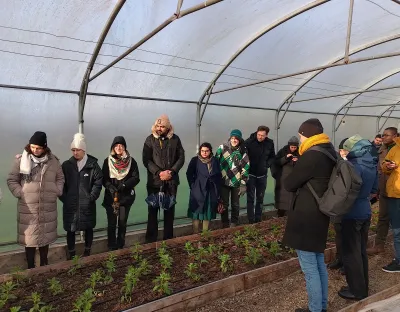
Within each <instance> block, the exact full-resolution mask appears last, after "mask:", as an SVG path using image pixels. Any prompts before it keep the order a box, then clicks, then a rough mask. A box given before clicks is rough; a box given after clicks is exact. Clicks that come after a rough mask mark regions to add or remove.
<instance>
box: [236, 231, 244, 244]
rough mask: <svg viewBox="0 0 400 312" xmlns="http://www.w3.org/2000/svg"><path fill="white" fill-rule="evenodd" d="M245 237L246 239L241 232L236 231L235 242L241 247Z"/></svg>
mask: <svg viewBox="0 0 400 312" xmlns="http://www.w3.org/2000/svg"><path fill="white" fill-rule="evenodd" d="M243 239H244V237H243V235H242V234H240V232H236V233H235V237H234V238H233V242H234V243H235V245H236V246H237V247H240V246H241V245H242V241H243Z"/></svg>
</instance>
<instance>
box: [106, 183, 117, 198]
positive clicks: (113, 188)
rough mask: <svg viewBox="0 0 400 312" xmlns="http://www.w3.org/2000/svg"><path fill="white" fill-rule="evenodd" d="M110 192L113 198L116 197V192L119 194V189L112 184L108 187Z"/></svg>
mask: <svg viewBox="0 0 400 312" xmlns="http://www.w3.org/2000/svg"><path fill="white" fill-rule="evenodd" d="M108 190H109V191H110V193H111V194H112V196H114V194H115V193H116V192H118V189H117V188H116V187H115V186H114V185H112V184H110V185H109V186H108Z"/></svg>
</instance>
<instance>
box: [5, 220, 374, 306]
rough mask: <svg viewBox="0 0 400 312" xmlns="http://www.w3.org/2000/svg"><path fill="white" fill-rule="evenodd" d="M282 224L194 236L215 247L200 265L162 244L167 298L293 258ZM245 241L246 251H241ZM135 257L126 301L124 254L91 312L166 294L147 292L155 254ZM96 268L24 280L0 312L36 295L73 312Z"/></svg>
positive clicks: (157, 267)
mask: <svg viewBox="0 0 400 312" xmlns="http://www.w3.org/2000/svg"><path fill="white" fill-rule="evenodd" d="M373 222H374V221H373ZM285 223H286V218H274V219H271V220H268V221H264V222H261V223H258V224H256V225H252V226H246V227H245V228H244V229H241V230H238V231H234V232H232V231H228V233H224V232H222V233H220V234H217V235H203V236H202V237H200V236H199V237H198V239H197V240H196V239H195V240H192V241H191V245H192V247H193V248H194V250H195V251H196V250H198V249H199V248H205V249H206V250H208V249H209V246H210V245H213V246H217V247H218V248H217V249H218V250H214V251H213V252H212V253H211V254H208V255H207V256H206V257H205V260H206V262H204V263H201V264H200V262H199V261H197V260H195V257H194V256H193V255H190V254H189V253H188V251H187V250H186V249H185V244H178V245H177V246H172V247H168V246H167V248H166V249H167V252H168V254H169V255H170V256H171V257H172V259H173V263H172V267H171V268H170V269H167V270H166V272H168V273H170V277H171V279H170V282H169V288H170V289H171V294H173V293H177V292H181V291H184V290H188V289H190V288H194V287H197V286H200V285H203V284H207V283H210V282H213V281H216V280H220V279H223V278H226V277H228V276H230V275H236V274H239V273H243V272H246V271H250V270H254V269H256V268H260V267H263V266H267V265H271V264H274V263H277V262H280V261H284V260H288V259H290V258H293V257H296V254H295V252H294V250H291V249H289V248H287V247H285V246H283V245H282V244H281V243H280V241H281V240H282V236H283V233H284V227H285ZM332 230H333V229H332V228H331V229H330V231H329V237H328V247H329V246H332V245H334V243H333V242H334V231H333V232H332ZM253 236H254V237H253ZM238 237H239V239H238ZM246 243H247V245H248V247H245V246H246ZM252 247H253V248H254V249H253V251H254V250H255V249H257V250H259V251H260V253H261V258H260V259H259V261H258V262H257V263H256V264H253V263H246V262H245V257H246V250H248V251H249V250H252ZM220 254H228V255H229V256H230V261H229V267H230V269H229V270H228V271H227V272H225V273H224V272H222V270H221V261H220V259H219V255H220ZM141 256H142V258H143V259H146V260H147V261H148V263H149V264H150V265H151V267H152V268H151V272H150V273H149V274H147V275H142V276H140V278H139V282H138V283H137V284H136V286H135V288H134V290H133V293H132V296H131V301H130V302H124V303H122V302H121V296H122V292H121V289H122V287H123V285H124V283H123V281H124V278H125V275H126V273H127V271H128V268H129V267H130V266H136V267H137V266H138V265H139V263H138V262H136V261H135V260H134V259H133V258H132V256H131V254H125V255H121V256H117V257H116V260H115V265H116V272H114V273H112V278H113V281H112V282H111V283H109V284H104V283H102V282H101V283H98V284H97V285H96V287H95V292H96V298H95V301H94V303H93V306H92V309H91V311H108V312H116V311H123V310H125V309H128V308H131V307H135V306H139V305H142V304H145V303H148V302H151V301H154V300H157V299H159V298H161V297H164V296H165V295H166V294H159V293H157V292H154V291H153V287H154V280H155V279H156V277H157V276H159V274H160V273H161V271H162V267H161V264H160V260H159V255H158V250H156V249H150V250H145V251H144V252H143V253H142V255H141ZM189 263H196V264H197V266H198V269H197V270H196V271H195V273H197V274H199V275H200V279H199V280H198V281H194V280H192V279H191V278H189V277H188V276H187V275H186V273H185V270H186V268H187V266H188V264H189ZM98 269H101V270H103V271H104V272H105V271H106V268H105V264H104V261H102V262H101V261H99V260H95V261H92V262H89V263H87V264H85V265H83V266H82V267H81V268H79V269H77V272H76V274H74V275H70V274H68V269H65V270H59V271H50V272H46V273H41V274H37V275H33V276H31V277H29V279H27V280H23V281H20V282H19V284H18V286H17V288H16V289H15V290H13V291H12V295H13V296H15V298H13V299H10V300H9V301H7V303H6V305H5V306H4V307H3V308H2V309H1V311H9V310H10V308H11V307H17V306H19V307H21V310H20V311H21V312H22V311H29V309H30V308H32V306H33V304H32V301H31V300H30V298H29V297H30V296H31V294H32V293H33V292H37V293H38V294H39V295H40V297H41V301H42V302H43V303H44V304H45V305H51V306H53V307H54V308H55V310H56V311H57V312H70V311H72V310H73V309H74V302H76V300H77V298H78V297H79V296H80V295H81V294H82V293H84V291H85V290H86V289H88V288H89V287H90V286H89V285H88V280H89V278H90V274H91V273H93V272H95V271H96V270H98ZM53 277H55V278H56V279H57V280H58V281H60V283H61V285H62V288H63V292H62V293H61V294H58V295H54V294H53V293H52V292H51V291H50V290H49V282H48V281H49V280H50V279H51V278H53Z"/></svg>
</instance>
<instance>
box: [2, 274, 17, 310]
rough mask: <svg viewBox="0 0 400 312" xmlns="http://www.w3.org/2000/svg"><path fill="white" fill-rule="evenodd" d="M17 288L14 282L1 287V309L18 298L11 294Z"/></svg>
mask: <svg viewBox="0 0 400 312" xmlns="http://www.w3.org/2000/svg"><path fill="white" fill-rule="evenodd" d="M16 287H17V284H14V282H13V281H8V282H5V283H4V284H2V285H1V286H0V308H3V307H4V306H5V305H6V303H7V301H8V300H10V299H15V298H16V297H15V296H14V295H13V294H11V292H12V291H13V290H14V289H15V288H16Z"/></svg>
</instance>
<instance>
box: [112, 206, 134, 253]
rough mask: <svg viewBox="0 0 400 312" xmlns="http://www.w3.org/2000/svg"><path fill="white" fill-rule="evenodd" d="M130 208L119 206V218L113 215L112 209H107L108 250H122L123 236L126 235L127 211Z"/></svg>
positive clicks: (123, 244)
mask: <svg viewBox="0 0 400 312" xmlns="http://www.w3.org/2000/svg"><path fill="white" fill-rule="evenodd" d="M130 209H131V207H130V206H129V207H125V206H120V207H119V216H117V215H116V214H115V213H114V209H113V208H112V207H107V208H106V212H107V221H108V227H107V238H108V249H109V250H117V249H122V248H124V246H125V234H126V224H127V222H128V216H129V211H130ZM117 222H118V234H117V237H116V236H115V235H116V231H117Z"/></svg>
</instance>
